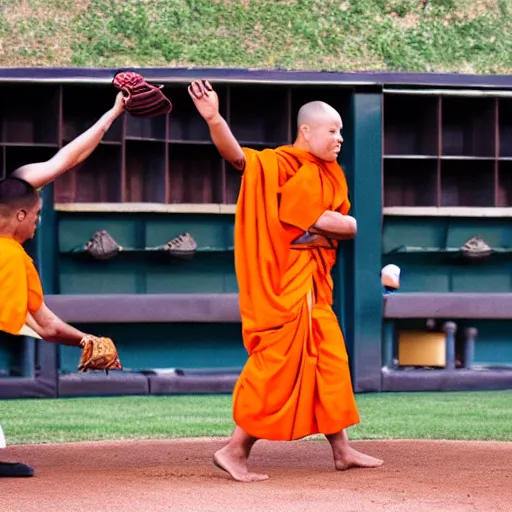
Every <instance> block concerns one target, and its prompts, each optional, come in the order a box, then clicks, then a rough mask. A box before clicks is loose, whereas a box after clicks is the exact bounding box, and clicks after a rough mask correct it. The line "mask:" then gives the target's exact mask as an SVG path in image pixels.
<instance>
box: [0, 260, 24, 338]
mask: <svg viewBox="0 0 512 512" xmlns="http://www.w3.org/2000/svg"><path fill="white" fill-rule="evenodd" d="M16 256H17V255H16V254H15V253H13V252H11V251H7V254H5V253H4V255H3V257H2V258H1V259H0V283H1V286H0V330H2V331H4V332H8V333H10V334H18V332H19V331H20V329H21V328H22V327H23V324H24V323H25V319H26V318H27V294H28V292H27V286H26V283H27V273H26V269H25V264H24V262H23V259H22V258H18V257H16Z"/></svg>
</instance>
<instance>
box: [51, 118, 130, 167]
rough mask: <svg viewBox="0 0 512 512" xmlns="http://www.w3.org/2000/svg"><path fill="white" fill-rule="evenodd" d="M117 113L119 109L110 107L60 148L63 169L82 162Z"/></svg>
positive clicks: (101, 137)
mask: <svg viewBox="0 0 512 512" xmlns="http://www.w3.org/2000/svg"><path fill="white" fill-rule="evenodd" d="M119 114H120V112H119V111H116V109H115V108H111V109H110V110H109V111H108V112H105V114H103V115H102V116H101V117H100V119H98V121H96V123H94V124H93V125H92V126H91V127H90V128H89V129H88V130H86V131H85V132H84V133H82V134H81V135H79V136H78V137H77V138H76V139H74V140H72V141H71V142H70V143H69V144H67V145H66V146H64V147H63V148H62V149H61V150H60V156H61V157H62V160H63V162H65V167H66V169H64V170H67V169H70V168H72V167H75V165H78V164H80V163H82V162H83V161H84V160H85V159H86V158H87V157H88V156H89V155H90V154H91V153H92V152H93V151H94V150H95V149H96V147H97V146H98V144H99V143H100V142H101V140H102V139H103V137H104V135H105V133H107V132H108V130H109V129H110V127H111V126H112V123H113V122H114V121H115V120H116V119H117V118H118V117H119Z"/></svg>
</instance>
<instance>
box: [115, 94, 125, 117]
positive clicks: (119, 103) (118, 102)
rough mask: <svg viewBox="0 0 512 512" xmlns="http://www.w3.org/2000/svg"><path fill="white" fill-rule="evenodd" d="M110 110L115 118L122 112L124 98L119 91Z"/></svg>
mask: <svg viewBox="0 0 512 512" xmlns="http://www.w3.org/2000/svg"><path fill="white" fill-rule="evenodd" d="M112 110H113V112H114V115H115V116H116V117H118V116H120V115H121V114H122V113H123V112H124V96H123V93H122V92H121V91H119V92H118V93H117V96H116V100H115V102H114V106H113V107H112Z"/></svg>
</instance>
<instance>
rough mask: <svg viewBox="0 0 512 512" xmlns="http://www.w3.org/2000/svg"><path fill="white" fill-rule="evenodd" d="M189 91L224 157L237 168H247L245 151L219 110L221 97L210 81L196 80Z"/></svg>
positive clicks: (240, 169)
mask: <svg viewBox="0 0 512 512" xmlns="http://www.w3.org/2000/svg"><path fill="white" fill-rule="evenodd" d="M188 92H189V94H190V97H191V98H192V101H193V102H194V104H195V106H196V108H197V110H198V111H199V113H200V114H201V116H202V117H203V118H204V120H205V121H206V122H207V123H208V128H209V129H210V136H211V138H212V141H213V143H214V144H215V146H216V147H217V150H218V151H219V153H220V154H221V156H222V158H224V159H225V160H227V161H228V162H229V163H230V164H231V165H233V167H234V168H235V169H238V170H239V171H243V170H244V169H245V155H244V152H243V150H242V148H241V146H240V144H239V143H238V141H237V140H236V139H235V136H234V135H233V133H232V131H231V129H230V128H229V126H228V123H227V122H226V120H225V119H224V118H223V117H222V116H221V115H220V112H219V98H218V96H217V93H216V92H215V91H214V90H213V87H212V86H211V84H210V82H208V81H204V80H203V81H200V80H198V81H195V82H192V83H191V84H190V85H189V87H188Z"/></svg>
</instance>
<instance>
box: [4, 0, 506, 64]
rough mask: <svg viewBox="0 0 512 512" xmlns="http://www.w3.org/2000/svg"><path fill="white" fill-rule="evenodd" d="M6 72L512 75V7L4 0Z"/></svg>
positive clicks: (479, 2)
mask: <svg viewBox="0 0 512 512" xmlns="http://www.w3.org/2000/svg"><path fill="white" fill-rule="evenodd" d="M0 45H1V49H2V52H0V65H2V66H81V67H84V66H94V67H96V66H113V67H124V66H171V67H172V66H200V67H205V66H216V67H251V68H284V69H311V70H394V71H426V72H429V71H438V72H451V71H453V72H469V73H510V72H511V71H512V0H428V1H427V0H172V1H171V0H9V1H6V0H0Z"/></svg>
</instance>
